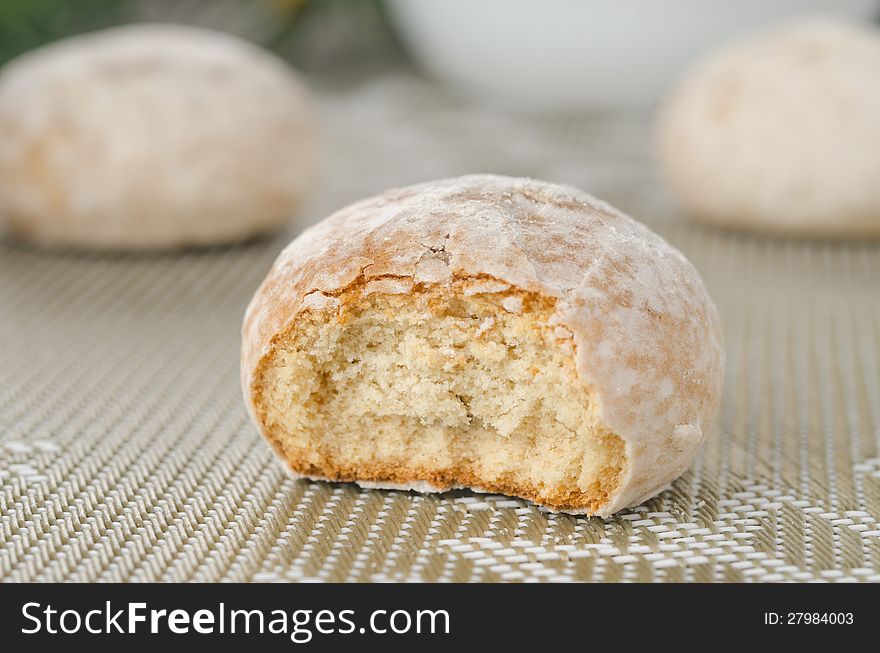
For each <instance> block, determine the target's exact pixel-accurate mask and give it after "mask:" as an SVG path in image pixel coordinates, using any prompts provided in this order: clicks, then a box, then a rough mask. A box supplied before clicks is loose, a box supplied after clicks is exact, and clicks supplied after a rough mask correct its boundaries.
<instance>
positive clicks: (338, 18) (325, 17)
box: [0, 0, 390, 67]
mask: <svg viewBox="0 0 880 653" xmlns="http://www.w3.org/2000/svg"><path fill="white" fill-rule="evenodd" d="M142 21H147V22H157V21H158V22H173V23H184V24H190V25H201V26H204V27H209V28H213V29H219V30H223V31H228V32H231V33H233V34H237V35H239V36H241V37H244V38H246V39H249V40H251V41H254V42H256V43H258V44H260V45H262V46H263V47H266V48H270V49H272V50H275V51H276V52H278V53H279V54H281V55H282V56H284V57H286V58H288V59H290V60H292V61H293V62H294V63H295V64H297V65H300V64H302V65H305V66H307V67H308V66H310V65H313V64H315V63H316V62H317V63H318V64H320V63H321V62H326V61H328V60H331V59H334V58H335V57H338V56H342V57H343V58H346V57H347V58H349V59H352V58H353V59H361V58H363V57H364V56H366V55H367V54H368V53H370V52H374V51H376V50H377V49H381V48H382V47H383V44H384V45H385V46H387V45H388V43H389V41H390V36H389V34H390V28H389V25H388V21H387V16H386V14H385V11H384V6H383V4H382V2H381V0H0V65H2V64H3V63H5V62H6V61H8V60H10V59H12V58H14V57H16V56H17V55H19V54H22V53H24V52H27V51H28V50H32V49H34V48H37V47H39V46H41V45H45V44H46V43H49V42H51V41H56V40H58V39H61V38H64V37H67V36H72V35H75V34H82V33H83V32H92V31H95V30H100V29H105V28H108V27H114V26H117V25H122V24H126V23H132V22H142Z"/></svg>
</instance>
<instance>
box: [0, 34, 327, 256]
mask: <svg viewBox="0 0 880 653" xmlns="http://www.w3.org/2000/svg"><path fill="white" fill-rule="evenodd" d="M315 140H316V138H315V128H314V126H313V124H312V120H311V117H310V110H309V107H308V100H307V96H306V92H305V90H304V88H303V86H302V84H301V83H300V82H299V81H298V79H297V76H296V74H295V73H294V72H293V71H292V70H291V69H290V68H289V67H288V66H287V65H286V64H285V63H284V62H283V61H281V60H280V59H278V58H277V57H275V56H274V55H271V54H269V53H268V52H265V51H263V50H260V49H259V48H257V47H255V46H253V45H250V44H248V43H246V42H245V41H242V40H240V39H238V38H236V37H233V36H231V35H228V34H223V33H219V32H213V31H209V30H204V29H196V28H191V27H183V26H176V25H136V26H129V27H121V28H117V29H112V30H108V31H104V32H98V33H95V34H88V35H84V36H77V37H73V38H70V39H67V40H64V41H60V42H58V43H55V44H51V45H49V46H46V47H44V48H41V49H39V50H36V51H34V52H31V53H28V54H26V55H24V56H21V57H19V58H18V59H16V60H14V61H13V62H11V63H9V64H8V65H7V66H6V67H5V68H3V70H2V72H0V222H5V223H6V227H7V230H8V231H9V232H11V233H12V234H13V235H14V236H17V237H19V238H23V239H27V240H32V241H36V242H40V243H47V244H58V245H72V246H78V247H86V248H131V249H148V248H165V247H175V246H185V245H204V244H213V243H225V242H230V241H236V240H240V239H244V238H247V237H250V236H253V235H255V234H259V233H261V232H266V231H269V230H272V229H275V228H277V227H279V226H280V225H282V224H283V223H285V222H287V221H288V220H289V219H290V218H291V217H292V214H293V213H294V211H295V210H296V209H297V207H298V206H299V205H300V202H301V201H302V199H303V196H304V195H305V193H306V191H307V190H308V188H309V186H310V184H311V183H312V180H313V179H314V172H315V155H316V152H315V150H316V143H315Z"/></svg>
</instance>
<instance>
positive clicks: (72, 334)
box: [0, 75, 880, 581]
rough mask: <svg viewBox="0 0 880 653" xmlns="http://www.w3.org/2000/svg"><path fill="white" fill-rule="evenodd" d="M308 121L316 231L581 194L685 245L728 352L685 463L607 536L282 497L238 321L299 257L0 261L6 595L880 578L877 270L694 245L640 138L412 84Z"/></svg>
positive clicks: (454, 497)
mask: <svg viewBox="0 0 880 653" xmlns="http://www.w3.org/2000/svg"><path fill="white" fill-rule="evenodd" d="M321 104H322V107H321V108H322V113H323V115H324V132H325V138H326V140H327V143H328V150H329V155H328V160H327V161H326V166H325V168H326V170H327V171H328V172H332V174H328V175H327V177H328V180H327V183H326V184H325V188H324V189H323V190H322V191H321V192H319V193H317V195H316V198H315V201H314V203H313V205H312V207H311V209H310V210H309V211H308V214H307V219H317V218H318V217H320V216H321V215H322V214H325V213H327V212H328V211H329V210H331V209H332V208H335V207H338V206H340V205H342V204H344V203H346V202H348V201H350V200H353V199H356V198H358V197H361V196H364V195H368V194H371V193H373V192H377V191H379V190H382V189H384V188H385V187H387V186H391V185H401V184H405V183H410V182H413V181H419V180H424V179H430V178H432V177H440V176H447V175H452V174H461V173H465V172H478V171H492V172H501V173H510V174H529V175H533V176H539V177H545V178H548V179H553V180H558V181H565V182H570V183H574V184H576V185H578V186H580V187H582V188H585V189H587V190H590V191H591V192H594V193H595V194H597V195H601V196H603V197H605V198H606V199H608V200H609V201H611V202H613V203H615V204H617V205H618V206H619V207H620V208H622V209H624V210H626V211H628V212H630V213H631V214H633V215H635V216H637V217H639V218H640V219H642V220H644V221H645V222H648V223H649V224H650V225H651V226H652V227H654V228H655V229H657V230H658V231H659V232H660V233H662V234H663V235H664V236H665V237H667V238H668V239H669V240H670V241H672V242H673V243H674V244H675V245H676V246H678V247H679V248H681V249H682V250H683V251H684V252H685V253H686V254H687V255H688V256H689V257H690V258H691V259H692V260H693V262H694V263H695V265H696V266H697V267H698V268H699V270H700V271H701V272H702V274H703V275H704V278H705V280H706V283H707V285H708V286H709V289H710V291H711V292H712V294H713V296H714V297H715V299H716V301H717V303H718V305H719V309H720V311H721V314H722V318H723V321H724V327H725V332H726V339H727V354H728V371H727V379H726V386H725V392H724V399H723V404H722V409H721V414H720V417H719V420H718V423H717V425H716V427H715V430H714V433H713V435H712V438H711V440H710V442H709V444H708V446H707V447H706V448H705V450H704V452H703V454H702V455H701V457H700V459H699V461H698V462H697V464H696V465H695V466H694V467H693V469H692V470H691V471H690V472H688V473H687V474H686V475H685V476H684V477H683V478H682V479H680V480H679V481H678V482H677V483H675V485H674V486H673V488H672V489H671V490H669V491H667V492H666V493H664V494H663V495H661V496H660V497H657V498H655V499H653V500H651V501H650V502H648V503H647V504H646V505H644V506H640V507H638V508H636V509H633V510H631V511H628V512H625V513H623V514H621V515H619V516H617V517H616V518H614V519H611V520H599V519H587V518H575V517H569V516H559V515H550V514H547V513H545V512H542V511H540V510H538V509H536V508H534V507H532V506H531V505H529V504H527V503H524V502H521V501H516V500H511V499H505V498H503V497H493V496H488V497H486V496H479V495H472V494H465V493H457V494H451V495H444V496H440V497H421V496H418V495H411V494H408V493H403V492H381V491H365V490H359V489H357V488H355V487H351V486H339V485H337V486H332V485H327V484H321V483H308V482H300V481H293V480H290V479H289V478H287V477H286V475H285V474H284V472H283V471H282V470H281V468H280V466H279V465H278V464H277V463H276V462H275V460H274V459H273V458H272V456H271V455H270V453H269V451H268V449H267V447H266V446H264V444H263V443H262V442H261V441H260V439H259V437H258V436H257V434H256V432H255V430H254V429H253V428H252V427H251V426H250V424H249V423H248V421H247V418H246V415H245V411H244V407H243V404H242V401H241V398H240V392H239V387H238V345H239V326H240V320H241V315H242V312H243V310H244V307H245V305H246V303H247V301H248V299H249V297H250V295H251V294H252V292H253V290H254V289H255V287H256V286H257V284H258V283H259V281H260V280H261V279H262V277H263V276H264V274H265V272H266V271H267V269H268V267H269V265H270V264H271V262H272V260H273V259H274V257H275V255H276V254H277V252H278V251H279V249H280V248H281V247H282V246H283V244H284V243H285V242H286V240H287V239H289V237H290V234H288V235H287V236H282V237H279V238H277V239H275V240H272V241H263V242H259V243H255V244H251V245H248V246H242V247H236V248H230V249H217V250H209V251H200V252H187V253H182V254H174V255H170V254H169V255H157V256H122V255H120V256H91V255H78V254H68V253H63V252H54V253H47V252H41V251H37V250H31V249H27V248H23V247H17V246H14V245H3V246H0V578H2V579H5V580H10V581H29V580H37V581H39V580H85V581H91V580H133V581H153V580H167V581H174V580H221V579H229V580H301V579H324V580H337V581H342V580H350V581H366V580H389V579H391V580H403V579H412V580H428V581H435V580H456V581H471V580H474V581H476V580H492V581H496V580H518V581H522V580H526V581H533V580H548V581H563V580H596V581H626V580H633V581H650V580H659V581H684V580H687V581H690V580H694V581H712V580H720V581H772V580H814V579H819V580H822V579H824V580H829V581H836V580H867V581H878V580H880V454H878V443H880V245H869V244H856V245H840V244H837V245H836V244H810V243H794V242H785V241H768V240H763V239H760V238H754V237H749V236H741V235H735V234H729V233H726V232H720V231H714V230H708V229H705V228H701V227H697V226H693V225H689V224H687V223H684V222H682V221H680V219H679V218H678V216H677V215H676V214H675V211H674V208H673V206H672V204H671V202H670V201H669V199H668V198H667V197H666V195H665V194H664V193H663V191H662V189H661V188H660V187H659V185H658V184H657V182H656V179H655V178H654V175H653V173H652V170H651V166H650V161H649V158H648V152H649V148H648V145H647V137H648V133H649V132H648V129H647V120H646V119H645V118H644V117H638V116H633V117H629V118H617V119H614V120H612V119H609V118H602V117H596V118H593V119H589V120H588V119H577V120H575V119H571V120H537V119H527V118H513V117H506V116H504V115H499V114H497V113H495V112H493V111H491V110H489V109H485V108H483V109H478V108H474V107H472V106H470V105H468V104H467V103H465V102H464V101H460V100H456V99H453V98H450V97H446V96H444V95H443V94H442V93H441V91H439V90H438V89H435V88H433V87H430V86H427V85H424V84H422V83H420V82H417V81H415V80H412V79H410V78H408V77H406V76H403V75H401V76H391V77H388V78H385V79H379V80H376V81H374V82H371V83H369V84H364V85H361V86H358V87H356V88H354V89H350V88H349V89H346V90H339V89H333V88H330V87H328V88H325V90H324V94H323V100H322V103H321Z"/></svg>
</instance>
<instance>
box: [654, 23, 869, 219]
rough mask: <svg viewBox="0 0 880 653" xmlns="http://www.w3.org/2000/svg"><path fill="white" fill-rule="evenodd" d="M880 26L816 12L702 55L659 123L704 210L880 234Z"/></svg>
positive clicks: (671, 176) (675, 169) (662, 151)
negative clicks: (819, 15)
mask: <svg viewBox="0 0 880 653" xmlns="http://www.w3.org/2000/svg"><path fill="white" fill-rule="evenodd" d="M878 79H880V32H878V30H877V29H876V28H874V27H869V26H859V25H848V24H845V23H837V22H834V21H832V20H830V19H829V20H824V19H812V20H807V21H804V22H798V23H796V24H791V25H788V26H785V27H782V28H778V29H775V30H771V31H769V32H765V33H762V34H759V35H757V36H755V37H752V38H750V39H747V40H744V41H742V42H740V43H738V44H735V45H733V46H731V47H728V48H726V49H723V50H721V51H719V52H717V53H716V54H714V55H712V56H710V57H709V58H707V59H706V60H705V61H703V62H702V63H700V64H699V65H697V67H696V68H695V69H694V70H692V72H691V73H690V74H689V75H687V76H686V77H685V79H684V80H683V81H682V83H681V84H680V86H679V87H678V88H677V89H676V90H675V91H674V93H673V94H672V95H671V97H670V98H669V100H668V102H667V103H666V106H665V107H664V109H663V111H662V113H661V118H660V120H659V124H658V136H659V145H660V147H659V158H660V163H661V167H662V170H663V172H664V174H665V177H666V179H667V180H668V181H669V183H670V184H671V186H672V189H673V190H674V191H675V193H676V195H677V196H678V197H679V199H680V200H681V202H682V203H683V204H684V205H685V206H686V207H687V208H688V209H689V210H690V211H691V212H692V213H693V214H694V215H695V216H696V217H698V218H701V219H705V220H707V221H710V222H715V223H720V224H724V225H729V226H734V227H751V228H755V229H761V230H768V231H775V232H785V233H790V234H795V235H834V236H858V235H862V234H874V235H877V234H880V119H878V118H880V86H878V84H877V80H878Z"/></svg>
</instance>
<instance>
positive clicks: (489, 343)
mask: <svg viewBox="0 0 880 653" xmlns="http://www.w3.org/2000/svg"><path fill="white" fill-rule="evenodd" d="M463 285H464V284H463V283H462V282H458V283H456V284H455V285H453V286H452V287H448V286H447V287H443V288H442V289H439V288H436V287H435V288H430V287H427V288H421V289H417V290H415V291H414V292H413V293H411V294H396V295H389V294H384V293H374V294H363V293H362V291H361V290H355V291H353V292H354V294H355V296H354V297H352V296H351V293H349V296H348V297H346V298H345V300H344V301H342V302H341V305H342V306H345V308H341V309H340V310H339V312H337V313H336V314H335V315H334V317H333V318H332V319H331V320H326V319H324V318H323V317H319V316H318V315H315V314H306V315H305V316H304V318H303V319H301V320H300V322H299V324H298V326H297V328H296V330H295V331H294V332H293V333H291V334H290V335H289V336H288V337H287V338H286V339H285V340H284V341H283V343H281V344H280V346H278V347H277V348H276V349H275V351H274V352H273V354H272V355H271V356H270V357H269V358H268V360H267V361H266V363H265V365H264V366H263V369H262V372H261V374H260V375H259V382H258V384H257V385H258V387H259V388H260V391H259V394H258V397H257V401H256V405H257V411H258V414H259V415H261V419H262V420H263V421H264V422H265V424H266V425H267V434H268V437H269V439H270V441H271V442H272V443H273V445H274V446H275V448H276V450H277V451H278V452H279V453H280V454H281V455H282V456H283V458H284V459H285V460H286V461H287V462H288V464H289V465H290V467H291V469H293V470H294V471H295V472H297V473H299V474H302V475H305V476H312V477H322V478H328V479H333V480H341V481H371V482H377V483H379V484H380V485H381V484H383V483H386V484H389V485H391V484H393V485H407V484H410V483H412V482H413V481H424V482H427V483H429V484H430V485H431V486H434V487H435V488H438V489H449V488H452V487H456V486H468V487H476V488H481V489H484V490H487V491H491V492H501V493H504V494H512V495H516V496H520V497H524V498H527V499H531V500H532V501H535V502H536V503H539V504H543V505H546V506H548V507H550V508H553V509H556V510H579V511H589V512H593V511H595V510H597V509H598V508H599V507H600V506H601V505H603V504H605V503H606V502H607V500H608V497H609V496H610V494H611V493H612V492H613V491H614V490H615V489H616V487H617V485H618V484H619V480H620V474H621V471H622V469H623V467H624V465H625V455H624V448H623V443H622V442H621V440H620V438H619V437H617V436H616V435H614V434H613V433H610V432H609V431H608V430H607V429H605V428H603V427H602V425H601V424H599V423H598V421H597V419H596V416H595V414H594V411H593V410H592V402H591V400H590V392H589V389H588V388H586V387H584V385H583V384H582V382H581V381H580V380H579V379H578V376H577V373H576V370H575V365H574V352H573V343H572V340H571V337H570V334H569V337H564V336H565V334H559V333H558V331H560V330H559V329H557V328H556V327H554V326H552V325H550V324H549V323H548V322H549V320H550V317H551V315H552V306H551V305H550V304H549V303H548V302H546V301H542V300H541V299H540V298H536V297H530V296H528V295H527V294H524V293H512V294H511V293H480V294H475V295H471V296H466V294H465V290H464V288H463ZM511 300H514V301H511ZM514 303H520V304H521V306H522V309H521V311H519V312H510V311H508V310H507V309H506V308H505V306H510V305H511V304H514ZM560 335H562V336H563V337H561V338H560V337H559V336H560Z"/></svg>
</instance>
